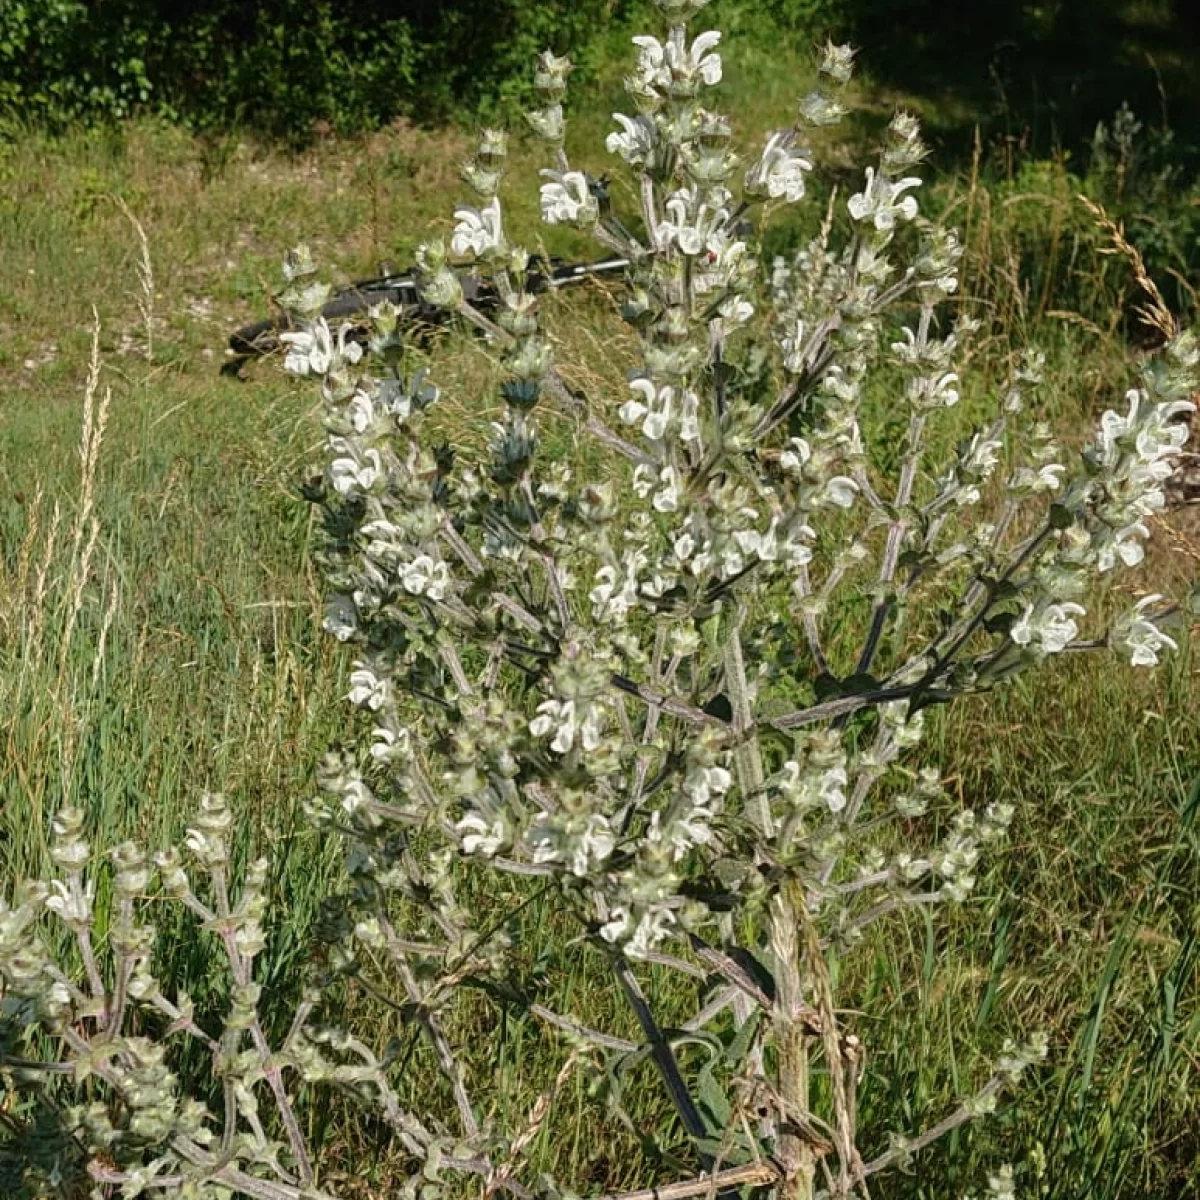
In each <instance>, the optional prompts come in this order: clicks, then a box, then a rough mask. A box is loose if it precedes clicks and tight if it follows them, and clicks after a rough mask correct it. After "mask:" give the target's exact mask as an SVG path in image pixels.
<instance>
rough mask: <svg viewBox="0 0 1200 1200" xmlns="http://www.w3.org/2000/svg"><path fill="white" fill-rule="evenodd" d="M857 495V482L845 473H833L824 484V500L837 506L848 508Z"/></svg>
mask: <svg viewBox="0 0 1200 1200" xmlns="http://www.w3.org/2000/svg"><path fill="white" fill-rule="evenodd" d="M857 495H858V484H857V483H855V482H854V480H853V479H850V478H849V477H848V476H846V475H835V476H834V477H833V478H832V479H830V480H828V481H827V482H826V484H825V490H824V500H825V501H826V503H828V504H832V505H834V506H836V507H837V508H850V507H851V506H852V505H853V504H854V498H855V496H857Z"/></svg>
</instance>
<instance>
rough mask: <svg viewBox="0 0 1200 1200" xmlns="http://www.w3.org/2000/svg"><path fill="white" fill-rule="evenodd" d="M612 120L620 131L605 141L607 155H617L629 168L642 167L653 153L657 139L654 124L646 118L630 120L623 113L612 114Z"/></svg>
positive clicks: (614, 132) (613, 133)
mask: <svg viewBox="0 0 1200 1200" xmlns="http://www.w3.org/2000/svg"><path fill="white" fill-rule="evenodd" d="M613 120H614V121H616V122H617V124H618V125H620V126H621V129H620V131H616V130H614V131H613V132H612V133H610V134H609V135H608V137H607V138H606V139H605V142H604V145H605V146H606V147H607V149H608V152H609V154H619V155H620V156H621V157H622V158H623V159H624V160H625V161H626V162H627V163H628V164H629V165H630V166H631V167H641V166H644V165H645V164H646V162H647V161H648V160H649V159H650V157H651V155H653V153H654V147H655V143H656V141H657V137H658V135H657V132H656V131H655V128H654V122H653V121H651V120H650V118H649V117H646V116H637V117H633V118H630V117H627V116H626V115H625V114H624V113H613Z"/></svg>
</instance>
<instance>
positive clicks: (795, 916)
mask: <svg viewBox="0 0 1200 1200" xmlns="http://www.w3.org/2000/svg"><path fill="white" fill-rule="evenodd" d="M803 903H804V898H803V896H802V895H800V894H799V890H798V885H797V884H795V882H794V881H789V883H788V884H786V885H785V886H784V887H783V888H781V889H780V891H779V892H778V893H777V894H776V895H775V896H774V897H773V898H772V900H771V906H770V913H769V931H768V937H769V940H770V947H771V957H772V965H773V967H774V975H775V1009H774V1013H773V1016H772V1023H773V1025H774V1029H775V1048H776V1053H777V1054H778V1068H777V1070H778V1079H777V1084H778V1087H779V1094H780V1097H781V1099H782V1100H783V1104H784V1108H785V1114H784V1116H783V1132H782V1133H781V1135H780V1137H779V1160H780V1163H781V1164H782V1166H783V1168H784V1177H783V1179H782V1180H781V1181H780V1183H779V1186H778V1189H777V1195H778V1197H779V1200H812V1197H813V1178H814V1175H815V1173H816V1156H815V1155H814V1153H813V1147H812V1145H811V1144H810V1143H809V1142H808V1141H807V1140H806V1139H805V1138H804V1136H803V1134H802V1133H801V1132H799V1131H798V1130H797V1128H796V1123H795V1121H794V1119H793V1118H792V1117H790V1116H789V1115H788V1114H802V1115H803V1114H807V1113H808V1111H809V1040H810V1037H811V1035H810V1034H809V1033H808V1031H807V1030H806V1028H805V1023H804V1021H805V1013H806V1012H807V1011H808V1006H807V1005H806V1004H805V1003H804V985H803V979H802V976H801V965H800V941H799V931H800V914H799V912H798V911H797V907H796V906H797V904H803Z"/></svg>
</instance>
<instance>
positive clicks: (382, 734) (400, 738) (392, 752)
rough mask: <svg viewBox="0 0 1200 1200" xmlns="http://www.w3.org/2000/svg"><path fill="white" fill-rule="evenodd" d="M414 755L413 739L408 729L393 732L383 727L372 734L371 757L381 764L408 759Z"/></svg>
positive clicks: (377, 728)
mask: <svg viewBox="0 0 1200 1200" xmlns="http://www.w3.org/2000/svg"><path fill="white" fill-rule="evenodd" d="M411 753H412V738H411V737H410V736H409V733H408V730H407V729H399V730H392V729H388V728H386V727H384V726H382V725H380V726H378V727H376V728H375V729H374V730H372V732H371V757H372V758H373V759H374V760H375V761H376V762H379V763H388V762H393V761H394V760H396V759H406V758H408V757H409V755H410V754H411Z"/></svg>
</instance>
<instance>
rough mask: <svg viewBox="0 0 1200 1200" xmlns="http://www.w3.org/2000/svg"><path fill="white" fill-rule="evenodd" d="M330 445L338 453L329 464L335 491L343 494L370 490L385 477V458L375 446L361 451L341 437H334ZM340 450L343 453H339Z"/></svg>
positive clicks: (330, 476) (347, 494)
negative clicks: (381, 456) (383, 458)
mask: <svg viewBox="0 0 1200 1200" xmlns="http://www.w3.org/2000/svg"><path fill="white" fill-rule="evenodd" d="M330 446H331V447H332V448H333V450H334V452H335V455H336V457H334V458H333V459H332V461H331V462H330V464H329V478H330V482H331V483H332V484H333V490H334V491H335V492H340V493H341V494H342V495H343V496H349V495H350V494H351V493H353V492H369V491H370V490H371V488H373V487H374V486H375V484H376V483H377V482H378V481H379V480H380V479H381V478H382V477H383V460H382V459H381V458H380V456H379V451H378V450H376V449H375V448H374V447H369V448H368V449H366V450H363V451H361V452H359V451H358V449H357V448H356V447H355V446H353V445H352V444H351V443H349V442H346V441H344V440H342V439H340V438H334V439H332V440H331V441H330ZM339 450H341V451H342V453H337V451H339Z"/></svg>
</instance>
